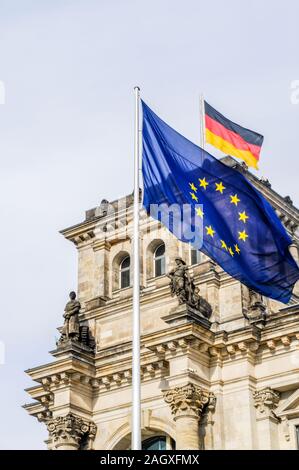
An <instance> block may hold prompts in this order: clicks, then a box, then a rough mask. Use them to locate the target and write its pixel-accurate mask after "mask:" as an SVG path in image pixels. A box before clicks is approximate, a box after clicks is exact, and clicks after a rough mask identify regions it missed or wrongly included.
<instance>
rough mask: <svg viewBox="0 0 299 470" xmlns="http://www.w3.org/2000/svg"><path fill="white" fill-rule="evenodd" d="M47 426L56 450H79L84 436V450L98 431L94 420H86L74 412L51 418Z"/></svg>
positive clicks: (89, 445) (53, 447) (88, 447)
mask: <svg viewBox="0 0 299 470" xmlns="http://www.w3.org/2000/svg"><path fill="white" fill-rule="evenodd" d="M47 428H48V431H49V438H50V439H51V441H52V449H54V450H79V448H80V446H81V444H82V438H84V450H88V449H90V447H91V442H92V441H93V439H94V438H95V435H96V431H97V427H96V425H95V424H94V423H93V422H92V421H86V420H84V419H82V418H81V417H79V416H76V415H74V414H73V413H68V414H67V415H66V416H57V417H56V418H53V419H51V420H49V421H48V423H47Z"/></svg>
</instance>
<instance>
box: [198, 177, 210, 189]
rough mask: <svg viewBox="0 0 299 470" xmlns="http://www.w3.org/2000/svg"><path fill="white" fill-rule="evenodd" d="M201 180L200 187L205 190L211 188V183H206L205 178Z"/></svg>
mask: <svg viewBox="0 0 299 470" xmlns="http://www.w3.org/2000/svg"><path fill="white" fill-rule="evenodd" d="M198 179H199V182H200V185H199V186H202V187H203V188H204V189H207V186H209V183H208V182H207V181H206V179H205V178H203V179H202V180H201V179H200V178H198Z"/></svg>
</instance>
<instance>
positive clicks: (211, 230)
mask: <svg viewBox="0 0 299 470" xmlns="http://www.w3.org/2000/svg"><path fill="white" fill-rule="evenodd" d="M206 231H207V235H210V236H211V237H213V236H214V233H215V230H213V229H212V227H211V225H209V227H206Z"/></svg>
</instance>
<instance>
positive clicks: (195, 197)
mask: <svg viewBox="0 0 299 470" xmlns="http://www.w3.org/2000/svg"><path fill="white" fill-rule="evenodd" d="M189 194H191V197H192V199H194V201H196V202H197V201H198V197H197V196H196V195H195V194H194V193H189Z"/></svg>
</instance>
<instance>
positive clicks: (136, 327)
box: [131, 86, 141, 450]
mask: <svg viewBox="0 0 299 470" xmlns="http://www.w3.org/2000/svg"><path fill="white" fill-rule="evenodd" d="M134 93H135V142H134V227H133V341H132V342H133V346H132V349H133V351H132V352H133V358H132V444H131V447H132V450H141V392H140V309H139V300H140V299H139V297H140V271H139V270H140V264H139V104H140V96H139V94H140V89H139V87H138V86H135V88H134Z"/></svg>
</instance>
